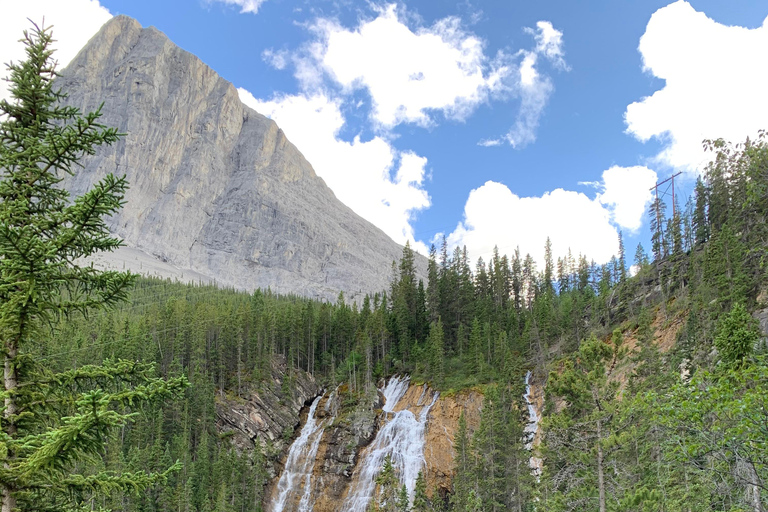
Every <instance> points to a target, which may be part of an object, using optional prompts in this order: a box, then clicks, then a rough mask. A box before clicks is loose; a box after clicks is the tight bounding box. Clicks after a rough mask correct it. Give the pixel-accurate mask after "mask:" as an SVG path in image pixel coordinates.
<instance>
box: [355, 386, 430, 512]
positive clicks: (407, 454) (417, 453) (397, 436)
mask: <svg viewBox="0 0 768 512" xmlns="http://www.w3.org/2000/svg"><path fill="white" fill-rule="evenodd" d="M407 390H408V378H407V377H405V378H402V379H401V378H400V377H397V376H395V377H392V378H391V379H390V380H389V382H388V383H387V385H386V387H385V388H384V389H383V390H381V392H382V394H383V395H384V398H385V399H386V402H385V404H384V407H383V411H384V413H386V415H387V417H388V419H389V421H387V423H386V424H385V425H384V426H382V427H380V428H379V431H378V433H377V434H376V438H375V439H374V440H373V442H372V443H371V445H370V446H369V448H368V451H367V453H366V455H365V458H364V459H362V460H361V461H360V463H359V464H358V467H357V468H356V469H355V473H354V474H353V476H352V480H353V482H354V484H353V487H352V488H350V490H349V493H348V494H347V499H346V500H345V501H344V504H343V506H342V507H341V510H343V511H344V512H365V510H366V508H367V507H368V504H369V503H370V501H371V498H373V495H374V492H375V490H376V477H377V476H378V474H379V473H380V472H381V467H382V466H383V464H384V459H385V458H386V456H387V455H391V457H392V465H393V466H394V467H395V473H396V474H397V475H398V477H399V479H400V484H401V485H402V484H405V487H406V489H408V496H409V497H410V500H411V501H413V492H414V488H415V486H416V477H417V476H418V474H419V471H421V470H422V469H423V467H424V463H425V462H424V430H425V426H426V423H427V415H428V414H429V410H430V409H431V408H432V406H433V405H434V404H435V402H436V401H437V398H438V395H439V393H435V395H434V397H432V400H431V402H430V403H426V402H424V403H422V400H424V399H425V396H426V390H427V388H426V385H425V386H424V391H423V392H422V394H421V398H419V401H418V402H417V404H416V405H417V406H420V407H422V409H421V412H420V413H419V416H418V418H417V417H416V415H415V414H414V413H413V412H411V411H409V410H406V409H404V410H402V411H398V412H396V413H394V414H393V415H392V416H391V418H389V416H390V414H392V411H394V409H395V406H396V405H397V403H398V402H399V401H400V399H402V397H403V395H405V392H406V391H407Z"/></svg>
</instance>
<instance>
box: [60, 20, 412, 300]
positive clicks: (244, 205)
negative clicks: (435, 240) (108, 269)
mask: <svg viewBox="0 0 768 512" xmlns="http://www.w3.org/2000/svg"><path fill="white" fill-rule="evenodd" d="M59 85H60V86H61V87H62V89H63V90H64V92H66V93H67V94H68V96H69V97H68V100H67V102H68V103H69V104H72V105H74V106H77V107H78V108H80V109H81V110H82V111H83V112H88V111H92V110H95V109H96V108H97V107H98V106H99V104H101V103H102V102H104V107H103V109H102V113H103V117H102V118H101V122H102V123H103V124H105V125H107V126H115V127H117V128H118V129H119V130H120V131H121V132H123V133H125V134H126V136H125V137H123V138H122V139H121V140H120V141H119V142H118V143H117V144H115V145H114V146H112V147H109V148H102V149H101V150H100V151H99V152H98V153H97V154H96V155H93V156H89V157H87V158H86V159H84V160H83V162H82V163H83V164H84V168H83V169H82V170H81V171H80V172H79V173H78V174H77V175H76V176H74V177H72V178H68V179H67V180H66V182H65V186H66V187H67V188H68V189H69V190H70V191H71V192H72V193H73V194H82V193H83V192H84V191H86V190H87V189H88V188H89V187H91V186H92V185H93V184H94V183H96V182H97V181H98V180H100V179H102V178H103V177H104V176H105V175H106V174H107V173H114V174H116V175H123V174H125V175H126V176H127V178H128V181H129V183H130V187H131V188H130V190H129V192H128V194H127V196H126V201H127V204H126V205H125V207H124V208H123V210H122V211H121V212H120V213H119V214H118V215H116V216H115V217H114V218H112V219H111V224H110V228H111V229H112V231H113V232H114V233H115V234H117V235H119V236H120V237H122V238H123V239H124V240H125V242H126V244H127V245H128V246H129V247H131V248H133V249H138V250H140V251H143V253H146V254H147V255H150V256H151V257H153V258H155V259H157V260H160V262H159V263H162V264H167V265H169V266H173V267H177V268H179V269H188V270H189V271H191V272H190V274H193V273H195V274H193V275H203V276H207V277H210V278H212V279H215V280H216V281H217V282H218V283H219V284H222V285H225V286H233V287H236V288H241V289H248V290H251V289H254V288H267V287H270V288H271V289H272V290H273V291H275V292H279V293H295V294H299V295H303V296H307V297H317V298H325V299H335V298H336V296H337V295H338V293H339V292H340V291H343V292H344V293H345V295H346V297H347V298H357V299H358V300H359V298H360V296H361V295H362V294H365V293H367V292H377V291H381V290H384V289H386V288H387V287H388V286H389V280H390V277H391V265H392V261H393V260H399V258H400V256H401V254H402V247H401V246H400V245H398V244H396V243H395V242H393V241H392V240H391V239H390V238H389V237H387V235H385V234H384V233H383V232H382V231H381V230H379V229H378V228H376V227H375V226H373V225H372V224H371V223H369V222H367V221H365V220H364V219H362V218H360V217H359V216H358V215H357V214H355V213H354V212H353V211H352V210H350V209H349V208H348V207H346V206H345V205H343V204H342V203H341V202H340V201H339V200H338V199H336V197H335V196H334V194H333V192H332V191H331V190H330V189H329V188H328V187H327V186H326V185H325V182H324V181H323V180H322V179H321V178H319V177H318V176H317V175H316V174H315V172H314V170H313V169H312V166H311V165H310V164H309V162H307V160H306V159H305V158H304V157H303V156H302V154H301V153H300V152H299V150H298V149H297V148H296V147H295V146H294V145H293V144H291V143H290V142H289V141H288V139H286V137H285V134H284V133H283V131H282V130H281V129H280V128H278V126H277V125H276V124H275V123H274V122H273V121H271V120H270V119H267V118H266V117H264V116H262V115H261V114H259V113H257V112H255V111H254V110H252V109H250V108H248V107H246V106H245V105H243V104H242V103H241V102H240V99H239V98H238V95H237V91H236V90H235V88H234V86H233V85H232V84H231V83H229V82H227V81H226V80H224V79H223V78H221V77H220V76H218V75H217V74H216V73H215V72H214V71H213V70H211V69H210V68H209V67H208V66H206V65H205V64H204V63H203V62H201V61H200V59H198V58H197V57H195V56H194V55H192V54H190V53H188V52H186V51H184V50H182V49H180V48H179V47H177V46H176V45H174V44H173V43H172V42H171V41H170V40H169V39H168V38H167V37H166V36H165V35H164V34H163V33H161V32H159V31H158V30H156V29H154V28H142V27H141V25H140V24H139V23H138V22H137V21H136V20H133V19H131V18H129V17H126V16H117V17H115V18H113V19H112V20H111V21H109V22H108V23H107V24H105V25H104V26H103V27H102V28H101V30H100V31H99V32H98V34H96V35H95V36H94V37H93V38H92V39H91V41H89V42H88V44H87V45H86V46H85V47H84V48H83V49H82V50H81V51H80V53H79V54H78V56H77V57H76V58H75V59H74V60H73V61H72V62H71V63H70V64H69V66H68V67H67V68H66V69H65V70H63V71H62V77H61V78H60V79H59ZM417 265H418V266H419V267H420V268H425V267H426V260H425V259H424V258H422V257H418V259H417ZM419 273H420V274H422V275H423V273H424V272H423V271H422V272H419Z"/></svg>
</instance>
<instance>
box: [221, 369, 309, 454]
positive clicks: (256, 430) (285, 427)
mask: <svg viewBox="0 0 768 512" xmlns="http://www.w3.org/2000/svg"><path fill="white" fill-rule="evenodd" d="M285 379H290V380H289V382H288V383H287V384H288V385H286V386H284V385H283V384H284V380H285ZM318 394H320V388H319V386H318V385H317V383H316V382H315V379H314V378H313V377H312V376H311V375H310V374H308V373H306V372H303V371H292V372H291V373H290V375H289V373H288V371H287V368H286V365H285V361H284V360H281V359H277V360H276V361H275V362H273V364H272V369H271V381H269V382H266V383H264V384H263V385H262V386H261V387H260V388H259V389H258V390H254V391H251V392H248V393H247V394H245V395H244V396H243V397H237V398H234V397H231V396H228V395H223V396H222V397H218V398H217V400H216V427H217V429H218V431H219V432H220V433H221V434H222V435H224V436H226V437H229V438H230V439H231V441H232V443H233V444H234V445H235V446H236V447H237V448H238V449H239V450H241V451H242V450H249V449H253V447H254V445H255V443H259V444H260V445H261V446H262V447H268V448H269V450H268V451H270V452H272V453H275V454H280V453H283V452H285V451H286V450H287V447H288V446H289V444H290V442H291V441H292V438H293V437H294V433H295V432H296V431H297V429H298V426H299V423H300V413H301V411H302V410H303V409H305V408H306V407H305V406H306V405H308V403H310V402H311V401H312V400H313V399H314V398H316V397H317V395H318Z"/></svg>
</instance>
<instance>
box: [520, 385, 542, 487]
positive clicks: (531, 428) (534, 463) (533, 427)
mask: <svg viewBox="0 0 768 512" xmlns="http://www.w3.org/2000/svg"><path fill="white" fill-rule="evenodd" d="M532 376H533V373H532V372H531V371H530V370H529V371H528V373H526V374H525V395H523V399H524V400H525V404H526V405H527V406H528V424H527V425H526V426H525V429H524V430H523V442H524V443H525V449H526V450H528V451H532V450H533V441H534V440H535V439H536V433H537V432H538V431H539V421H540V420H539V413H538V412H537V411H536V406H535V405H534V403H533V400H532V396H531V377H532ZM528 466H530V468H531V472H532V473H533V474H534V475H535V476H536V477H537V478H538V476H539V475H540V474H541V459H540V458H538V457H533V456H532V457H531V458H530V459H529V461H528Z"/></svg>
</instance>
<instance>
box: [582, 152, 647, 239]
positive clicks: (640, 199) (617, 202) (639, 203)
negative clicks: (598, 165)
mask: <svg viewBox="0 0 768 512" xmlns="http://www.w3.org/2000/svg"><path fill="white" fill-rule="evenodd" d="M656 179H657V176H656V173H655V172H654V171H652V170H651V169H648V168H647V167H642V166H635V167H619V166H615V165H614V166H613V167H611V168H610V169H608V170H607V171H604V172H603V182H602V184H600V185H599V188H601V189H602V192H601V193H599V194H598V195H597V200H598V201H599V202H600V204H602V205H603V206H606V207H608V208H609V210H610V211H611V219H612V220H613V222H614V223H615V224H616V225H618V226H621V227H622V228H625V229H628V230H629V231H631V232H636V231H637V230H638V229H640V226H642V224H643V215H644V214H645V212H646V208H647V207H648V205H649V204H650V202H651V200H652V199H653V195H652V194H651V191H650V188H651V187H652V186H653V185H654V184H655V183H656Z"/></svg>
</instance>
